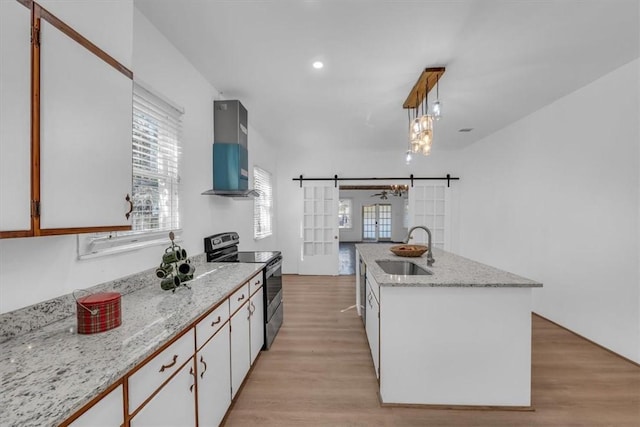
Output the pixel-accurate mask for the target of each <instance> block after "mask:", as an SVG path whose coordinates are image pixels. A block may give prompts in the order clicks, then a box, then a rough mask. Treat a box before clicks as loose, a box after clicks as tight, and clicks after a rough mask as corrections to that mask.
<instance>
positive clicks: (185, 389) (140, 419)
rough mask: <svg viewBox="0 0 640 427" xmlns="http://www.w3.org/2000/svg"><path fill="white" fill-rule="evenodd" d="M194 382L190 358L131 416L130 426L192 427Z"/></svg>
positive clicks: (194, 423) (194, 420)
mask: <svg viewBox="0 0 640 427" xmlns="http://www.w3.org/2000/svg"><path fill="white" fill-rule="evenodd" d="M195 382H196V378H195V369H194V364H193V357H192V358H191V359H190V360H189V363H187V364H186V365H185V366H184V367H183V368H182V369H181V370H180V371H179V372H178V373H177V374H176V376H175V377H173V378H172V379H171V380H170V381H169V382H168V383H167V384H165V385H164V387H162V389H160V391H159V392H158V394H156V395H155V396H154V397H153V399H151V400H150V401H149V402H148V403H147V404H146V405H145V406H143V407H142V409H141V410H140V412H138V413H137V414H136V415H135V416H134V417H133V418H132V419H131V423H130V425H131V427H145V426H149V427H165V426H166V427H175V426H184V427H187V426H195V425H196V404H195Z"/></svg>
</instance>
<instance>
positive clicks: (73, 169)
mask: <svg viewBox="0 0 640 427" xmlns="http://www.w3.org/2000/svg"><path fill="white" fill-rule="evenodd" d="M41 25H42V28H41V35H40V40H41V44H40V76H41V77H40V177H41V178H40V181H41V189H40V191H41V205H40V214H41V218H40V228H42V229H59V228H89V227H118V226H128V225H129V224H130V222H129V220H128V219H127V218H126V217H125V212H127V210H128V203H127V202H126V201H125V197H126V195H127V194H131V176H132V166H131V164H132V163H131V162H132V160H131V156H132V154H131V153H132V148H131V147H132V102H133V98H132V89H133V86H132V80H131V79H130V78H129V77H128V76H126V75H124V74H122V73H121V72H120V71H118V70H116V69H115V68H114V67H112V66H110V65H109V64H107V63H106V62H104V61H103V60H102V59H101V58H99V57H98V56H96V55H95V54H94V53H92V52H90V51H89V50H88V49H86V48H85V47H84V46H82V45H80V44H79V43H77V42H76V41H74V40H72V39H71V38H70V37H68V36H67V35H66V34H64V33H62V32H61V31H59V30H58V29H57V28H55V27H54V26H52V25H51V24H49V23H48V22H47V21H45V20H42V23H41Z"/></svg>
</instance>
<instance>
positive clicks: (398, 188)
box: [371, 185, 409, 200]
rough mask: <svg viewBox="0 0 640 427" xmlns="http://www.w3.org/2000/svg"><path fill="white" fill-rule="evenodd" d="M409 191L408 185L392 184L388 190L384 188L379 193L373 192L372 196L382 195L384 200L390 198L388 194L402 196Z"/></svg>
mask: <svg viewBox="0 0 640 427" xmlns="http://www.w3.org/2000/svg"><path fill="white" fill-rule="evenodd" d="M407 191H409V186H408V185H391V186H389V190H388V191H387V190H382V191H381V192H379V193H376V194H372V195H371V197H376V196H380V198H381V199H382V200H387V199H388V198H389V196H388V195H392V196H398V197H402V196H404V194H405V193H406V192H407Z"/></svg>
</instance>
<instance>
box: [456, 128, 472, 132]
mask: <svg viewBox="0 0 640 427" xmlns="http://www.w3.org/2000/svg"><path fill="white" fill-rule="evenodd" d="M472 130H473V128H462V129H458V132H471V131H472Z"/></svg>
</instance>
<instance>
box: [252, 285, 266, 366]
mask: <svg viewBox="0 0 640 427" xmlns="http://www.w3.org/2000/svg"><path fill="white" fill-rule="evenodd" d="M263 298H264V288H263V287H261V288H260V289H258V291H257V292H256V293H255V294H253V296H252V297H251V300H250V301H249V305H250V307H251V364H252V365H253V362H254V361H255V360H256V357H258V353H260V350H262V346H263V345H264V300H263Z"/></svg>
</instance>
